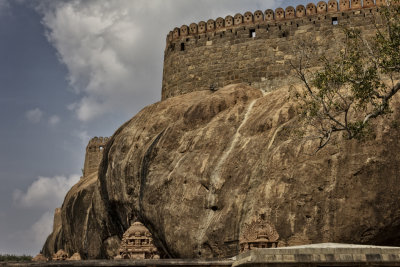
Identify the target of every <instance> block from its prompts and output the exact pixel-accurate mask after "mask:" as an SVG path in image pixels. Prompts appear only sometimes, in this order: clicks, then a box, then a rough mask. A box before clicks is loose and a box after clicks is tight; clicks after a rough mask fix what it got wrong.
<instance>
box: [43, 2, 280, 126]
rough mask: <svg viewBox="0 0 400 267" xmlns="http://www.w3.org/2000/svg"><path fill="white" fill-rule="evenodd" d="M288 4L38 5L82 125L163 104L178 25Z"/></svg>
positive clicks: (115, 3) (50, 3) (49, 3)
mask: <svg viewBox="0 0 400 267" xmlns="http://www.w3.org/2000/svg"><path fill="white" fill-rule="evenodd" d="M279 2H282V1H265V0H250V1H241V0H230V1H211V0H203V1H195V0H173V1H172V0H170V1H166V0H152V1H148V0H136V1H130V0H120V1H92V0H86V1H77V0H75V1H57V2H55V1H47V2H45V3H46V4H43V3H42V4H41V5H40V6H38V10H39V11H40V12H41V13H42V14H43V24H44V26H45V27H46V31H47V32H46V35H47V38H48V40H49V42H50V43H51V44H52V45H53V46H54V47H55V48H56V50H57V52H58V56H59V59H60V61H61V62H62V63H63V64H65V66H66V67H67V69H68V81H69V83H70V85H71V87H72V88H73V89H74V91H75V92H76V93H77V94H78V95H79V96H80V99H79V100H78V101H77V102H75V103H72V104H71V105H69V107H70V109H72V110H73V111H74V112H75V114H76V115H77V117H78V118H79V119H80V120H81V121H89V120H91V119H94V118H96V117H100V116H102V115H104V114H108V113H113V112H114V113H118V112H119V113H125V114H130V115H133V114H132V112H137V111H138V108H142V107H144V106H145V105H147V104H150V103H152V102H154V101H157V100H159V99H160V95H161V93H160V91H161V78H162V59H163V49H164V47H165V38H166V35H167V33H168V32H169V31H170V30H172V29H173V28H174V27H175V26H180V25H182V24H184V23H185V24H189V23H191V22H198V21H200V20H206V19H208V18H216V17H217V16H225V15H228V14H234V13H236V12H242V13H244V11H246V10H248V9H251V8H253V10H252V11H255V10H256V9H258V8H260V9H266V8H270V7H273V6H275V5H276V4H277V3H279Z"/></svg>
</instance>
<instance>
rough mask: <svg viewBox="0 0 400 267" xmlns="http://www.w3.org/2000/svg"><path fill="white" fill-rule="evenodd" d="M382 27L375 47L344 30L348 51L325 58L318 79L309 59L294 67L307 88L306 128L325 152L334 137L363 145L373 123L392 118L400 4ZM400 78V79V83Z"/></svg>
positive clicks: (301, 96) (303, 101)
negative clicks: (336, 135)
mask: <svg viewBox="0 0 400 267" xmlns="http://www.w3.org/2000/svg"><path fill="white" fill-rule="evenodd" d="M379 14H380V16H379V18H380V19H381V22H380V23H379V24H377V34H376V36H375V38H373V40H371V41H367V40H365V39H364V38H363V37H362V35H361V33H360V32H359V31H358V30H354V29H343V31H344V35H345V42H344V46H343V49H342V50H341V51H340V52H339V53H338V56H337V57H336V58H334V59H332V58H327V57H322V58H321V61H322V62H323V68H322V69H320V70H319V71H317V72H314V73H312V72H311V70H310V67H311V66H310V63H309V62H308V60H307V59H308V58H307V56H305V55H304V54H303V56H300V58H299V62H298V63H297V64H293V63H292V67H293V68H294V70H295V73H296V76H297V77H298V78H299V79H300V80H301V81H302V84H303V85H304V86H303V88H301V90H296V92H295V97H296V99H297V100H298V103H299V108H300V109H299V110H300V114H301V115H302V118H303V119H304V122H305V126H312V127H314V128H315V129H316V130H317V132H318V136H317V138H319V140H320V142H319V146H318V150H319V149H321V148H323V147H324V146H325V145H326V144H327V143H328V142H329V141H330V140H331V137H332V135H333V134H335V133H338V132H342V133H343V134H344V136H345V137H346V138H347V139H362V138H363V137H365V136H366V134H368V133H369V131H370V130H369V122H370V120H371V119H374V118H376V117H379V116H383V115H386V114H388V113H390V111H391V110H390V100H391V98H392V97H393V96H394V95H395V94H396V93H397V92H398V91H399V90H400V82H399V81H396V75H399V73H400V0H392V1H390V2H389V5H388V6H385V7H382V8H381V9H380V13H379ZM397 78H398V77H397Z"/></svg>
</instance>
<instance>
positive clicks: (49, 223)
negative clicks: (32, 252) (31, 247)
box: [29, 211, 54, 248]
mask: <svg viewBox="0 0 400 267" xmlns="http://www.w3.org/2000/svg"><path fill="white" fill-rule="evenodd" d="M53 218H54V214H53V213H52V212H50V211H47V212H45V213H43V215H42V216H41V217H40V219H39V220H38V221H36V222H35V223H34V224H33V225H32V227H31V229H30V231H29V235H30V239H31V240H32V243H33V244H35V247H37V248H41V247H42V246H43V244H44V242H45V241H46V238H47V236H48V235H49V234H50V233H51V232H52V230H53Z"/></svg>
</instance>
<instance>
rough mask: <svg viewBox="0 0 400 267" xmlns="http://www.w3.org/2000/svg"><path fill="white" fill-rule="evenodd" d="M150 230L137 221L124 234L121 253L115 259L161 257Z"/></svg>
mask: <svg viewBox="0 0 400 267" xmlns="http://www.w3.org/2000/svg"><path fill="white" fill-rule="evenodd" d="M159 258H160V256H159V254H158V251H157V248H156V247H155V246H154V244H153V238H152V237H151V233H150V231H149V230H148V229H147V228H146V227H145V226H144V225H143V224H142V223H140V222H135V223H134V224H132V226H131V227H129V229H128V230H127V231H126V232H125V233H124V235H123V236H122V241H121V245H120V247H119V255H118V256H116V257H115V259H134V260H140V259H159Z"/></svg>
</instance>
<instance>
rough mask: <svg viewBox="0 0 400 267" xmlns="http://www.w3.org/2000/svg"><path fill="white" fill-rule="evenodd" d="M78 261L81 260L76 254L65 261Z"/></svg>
mask: <svg viewBox="0 0 400 267" xmlns="http://www.w3.org/2000/svg"><path fill="white" fill-rule="evenodd" d="M80 260H82V258H81V255H80V254H79V253H78V252H76V253H74V254H73V255H72V256H71V257H70V258H68V259H67V261H80Z"/></svg>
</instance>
